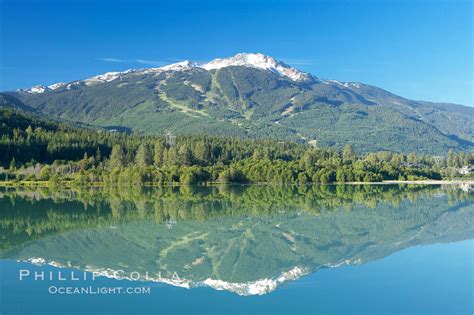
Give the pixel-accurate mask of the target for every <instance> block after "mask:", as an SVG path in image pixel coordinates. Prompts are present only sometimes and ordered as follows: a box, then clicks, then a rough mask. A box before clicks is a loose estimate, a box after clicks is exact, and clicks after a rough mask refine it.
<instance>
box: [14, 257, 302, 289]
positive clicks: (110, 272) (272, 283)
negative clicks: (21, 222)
mask: <svg viewBox="0 0 474 315" xmlns="http://www.w3.org/2000/svg"><path fill="white" fill-rule="evenodd" d="M19 261H21V262H28V263H31V264H33V265H37V266H44V265H49V266H54V267H56V268H75V269H82V270H84V271H86V272H91V273H93V274H94V277H106V278H111V279H118V280H124V279H125V280H130V281H137V280H139V281H151V282H160V283H166V284H169V285H172V286H176V287H181V288H186V289H191V288H197V287H210V288H213V289H215V290H219V291H220V290H225V291H229V292H233V293H236V294H238V295H243V296H249V295H263V294H266V293H270V292H272V291H274V290H276V289H277V288H278V287H279V286H280V285H282V284H283V283H285V282H287V281H292V280H296V279H298V278H300V277H302V276H304V275H306V274H308V271H307V270H306V269H304V268H302V267H298V266H296V267H294V268H292V269H290V270H288V271H286V272H283V273H281V274H280V275H279V276H277V277H275V278H266V279H260V280H256V281H248V282H227V281H224V280H218V279H211V278H207V279H205V280H203V281H195V282H193V281H192V280H189V279H184V278H180V277H178V276H177V275H176V276H173V277H170V278H166V277H162V276H161V275H157V276H155V277H153V276H150V275H148V274H147V276H146V278H144V279H141V278H140V279H132V278H131V277H127V276H126V275H125V274H124V272H123V270H121V271H117V270H114V269H111V268H97V267H92V266H85V267H81V268H78V267H77V266H73V265H72V264H71V263H70V262H67V263H59V262H57V261H53V260H51V261H48V260H46V259H44V258H41V257H31V258H29V259H25V260H19Z"/></svg>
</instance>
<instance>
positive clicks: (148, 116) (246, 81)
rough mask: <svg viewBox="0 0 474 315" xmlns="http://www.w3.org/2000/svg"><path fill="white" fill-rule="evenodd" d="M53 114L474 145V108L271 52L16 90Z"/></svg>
mask: <svg viewBox="0 0 474 315" xmlns="http://www.w3.org/2000/svg"><path fill="white" fill-rule="evenodd" d="M7 93H8V94H9V95H11V96H14V97H16V98H18V99H19V100H20V101H22V102H23V103H24V104H25V105H27V106H30V107H32V108H34V109H36V110H39V111H41V112H43V113H46V114H50V115H54V116H58V117H61V118H65V119H70V120H78V121H80V122H82V123H87V124H93V125H97V126H101V127H108V126H121V127H124V128H130V129H132V130H134V131H140V132H144V133H148V134H162V133H164V132H165V131H171V132H174V133H178V134H190V133H205V134H215V135H225V136H238V137H269V138H278V139H286V140H296V141H302V142H308V143H312V144H314V143H317V144H318V145H322V146H336V147H341V146H343V145H345V144H347V143H350V144H352V145H353V146H354V147H356V148H357V149H358V150H360V151H374V150H387V151H396V152H411V151H413V152H419V153H433V154H446V153H447V151H448V150H450V149H452V150H457V151H460V150H467V151H471V150H474V120H473V119H472V117H474V109H472V108H469V107H464V106H462V105H451V104H446V103H431V102H425V101H412V100H409V99H406V98H403V97H400V96H397V95H395V94H393V93H390V92H388V91H385V90H383V89H381V88H378V87H374V86H371V85H367V84H363V83H359V82H339V81H336V80H321V79H319V78H317V77H316V76H313V75H311V74H308V73H305V72H302V71H299V70H297V69H295V68H292V67H290V66H288V65H286V64H285V63H283V62H281V61H277V60H276V59H274V58H272V57H269V56H266V55H263V54H245V53H241V54H237V55H235V56H233V57H230V58H223V59H214V60H212V61H210V62H208V63H195V62H191V61H184V62H179V63H175V64H171V65H168V66H164V67H160V68H149V69H129V70H126V71H122V72H108V73H105V74H101V75H97V76H94V77H91V78H88V79H85V80H77V81H72V82H70V83H57V84H55V85H51V86H50V87H45V86H41V87H38V86H35V87H33V88H30V89H29V90H28V91H27V90H17V91H12V92H7Z"/></svg>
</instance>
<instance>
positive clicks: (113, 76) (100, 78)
mask: <svg viewBox="0 0 474 315" xmlns="http://www.w3.org/2000/svg"><path fill="white" fill-rule="evenodd" d="M231 66H241V67H252V68H257V69H262V70H267V71H271V72H273V73H275V74H277V75H280V76H284V77H287V78H289V79H291V80H293V81H298V82H300V81H307V80H313V79H316V78H315V77H313V76H312V75H311V74H309V73H306V72H303V71H300V70H298V69H295V68H292V67H290V66H289V65H287V64H285V63H283V62H281V61H277V60H276V59H274V58H273V57H270V56H267V55H264V54H260V53H239V54H236V55H235V56H232V57H229V58H222V59H221V58H217V59H214V60H211V61H209V62H207V63H197V62H193V61H189V60H185V61H181V62H177V63H173V64H170V65H167V66H164V67H159V68H147V69H129V70H125V71H114V72H107V73H104V74H100V75H96V76H93V77H91V78H88V79H85V80H78V81H74V82H70V83H63V82H60V83H56V84H52V85H50V86H44V85H36V86H33V87H31V88H29V89H20V90H17V91H18V92H25V93H30V94H40V93H45V92H49V91H53V90H57V89H59V88H62V87H64V86H65V87H66V88H67V89H68V90H70V89H72V88H73V87H75V86H81V85H86V86H92V85H96V84H101V83H107V82H111V81H114V80H117V79H120V78H121V77H122V76H124V75H127V74H131V73H136V74H146V73H161V72H167V71H188V70H191V69H193V68H201V69H205V70H208V71H209V70H215V69H221V68H225V67H231Z"/></svg>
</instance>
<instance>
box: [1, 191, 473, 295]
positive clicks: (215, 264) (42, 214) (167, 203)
mask: <svg viewBox="0 0 474 315" xmlns="http://www.w3.org/2000/svg"><path fill="white" fill-rule="evenodd" d="M473 200H474V194H473V192H472V190H471V188H470V187H468V186H464V187H458V186H443V187H441V186H433V185H431V186H420V185H411V186H410V185H326V186H307V187H297V188H281V187H277V188H275V187H269V186H217V187H169V188H161V189H129V188H128V189H123V190H120V189H118V190H117V189H116V190H107V189H88V190H77V191H72V190H48V189H35V190H25V189H14V190H11V189H9V190H5V189H3V190H1V191H0V209H1V210H0V231H1V233H0V234H1V238H2V242H1V247H0V258H2V259H15V260H19V261H28V262H31V263H34V264H40V265H41V264H51V265H54V266H58V267H67V268H74V269H79V270H84V271H91V272H99V273H100V274H101V275H103V276H107V277H115V276H117V271H120V275H121V277H124V278H127V275H129V274H130V273H132V272H136V273H138V274H140V275H145V274H146V275H147V277H146V279H144V278H141V279H139V280H142V281H157V282H164V283H169V284H172V285H176V286H181V287H186V288H193V287H198V286H209V287H212V288H215V289H218V290H227V291H231V292H235V293H237V294H239V295H256V294H265V293H268V292H271V291H273V290H275V289H276V288H278V286H280V285H281V284H283V283H285V282H287V281H292V280H295V279H298V278H300V277H301V276H303V275H306V274H309V273H314V272H317V271H318V270H319V269H321V268H328V267H338V266H342V265H352V264H363V263H366V262H369V261H374V260H377V259H380V258H383V257H385V256H388V255H390V254H392V253H394V252H397V251H399V250H402V249H405V248H408V247H411V246H415V245H424V244H432V243H440V242H454V241H461V240H467V239H472V238H473V236H474V227H473V226H474V225H473V223H474V203H473Z"/></svg>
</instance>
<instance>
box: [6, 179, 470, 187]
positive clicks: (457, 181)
mask: <svg viewBox="0 0 474 315" xmlns="http://www.w3.org/2000/svg"><path fill="white" fill-rule="evenodd" d="M395 184H408V185H474V179H466V180H463V179H449V180H384V181H379V182H333V183H308V184H306V185H305V186H311V185H395ZM219 185H243V186H299V185H296V184H292V185H275V184H272V183H246V184H242V183H217V182H207V183H197V184H193V185H182V184H180V183H179V182H176V183H168V184H165V185H163V184H161V185H158V184H156V183H144V184H143V185H142V186H141V187H169V186H174V187H176V186H219ZM52 186H53V187H57V188H61V187H97V188H98V187H106V186H108V185H106V184H105V183H103V182H100V183H99V182H97V183H94V184H88V185H85V186H77V185H74V184H73V183H72V181H64V182H62V183H60V184H58V185H55V186H54V185H51V184H50V183H49V182H48V181H19V182H14V181H8V182H6V181H0V187H52ZM120 186H123V187H127V186H134V185H120Z"/></svg>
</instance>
